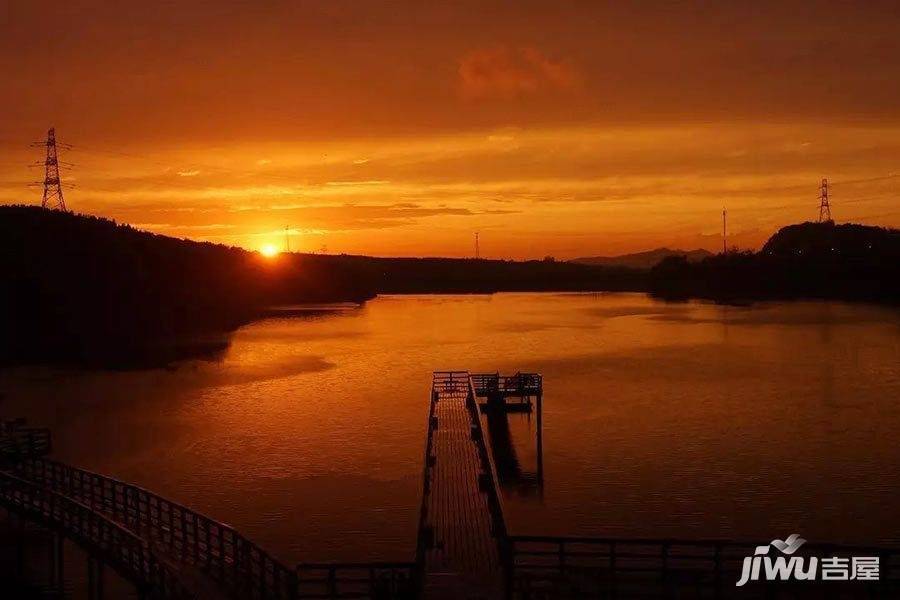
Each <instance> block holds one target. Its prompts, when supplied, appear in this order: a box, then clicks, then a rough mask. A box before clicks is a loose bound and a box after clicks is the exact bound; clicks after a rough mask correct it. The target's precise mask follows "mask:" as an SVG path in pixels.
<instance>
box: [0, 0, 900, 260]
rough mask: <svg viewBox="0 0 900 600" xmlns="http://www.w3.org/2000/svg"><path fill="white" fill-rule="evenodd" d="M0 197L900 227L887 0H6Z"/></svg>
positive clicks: (345, 230) (567, 227)
mask: <svg viewBox="0 0 900 600" xmlns="http://www.w3.org/2000/svg"><path fill="white" fill-rule="evenodd" d="M0 61H2V65H0V66H2V69H0V72H2V79H0V81H2V84H0V85H2V93H0V110H2V118H0V203H3V204H13V203H27V204H33V203H39V202H40V188H35V187H28V183H29V182H30V181H36V180H39V179H41V178H42V176H43V173H42V172H41V170H40V169H39V168H31V169H29V168H28V166H27V165H28V164H29V163H31V162H34V161H36V160H41V159H42V156H41V150H40V149H39V148H29V147H28V144H29V142H31V141H34V140H39V139H41V138H42V137H43V136H45V135H46V130H47V128H48V127H49V126H51V125H53V126H55V127H56V128H57V135H58V138H59V139H60V140H61V141H63V142H67V143H69V144H71V145H72V149H71V150H70V151H62V152H61V160H64V161H69V162H72V163H74V168H72V169H71V170H69V171H66V172H64V174H63V175H64V181H65V184H64V190H65V193H66V201H67V204H68V205H69V208H70V209H72V210H75V211H77V212H84V213H90V214H95V215H104V216H108V217H111V218H114V219H116V220H117V221H120V222H126V223H130V224H132V225H134V226H136V227H139V228H143V229H147V230H150V231H153V232H157V233H162V234H166V235H172V236H177V237H188V238H193V239H201V240H210V241H215V242H222V243H226V244H233V245H240V246H244V247H247V248H251V249H257V248H260V247H261V246H263V245H265V244H278V245H279V246H280V245H283V243H284V228H285V227H286V226H287V227H288V228H289V233H290V239H291V242H290V243H291V246H292V249H294V250H304V251H318V250H320V249H321V248H323V247H326V248H327V251H328V252H332V253H337V252H347V253H362V254H375V255H398V256H400V255H402V256H409V255H446V256H469V255H471V254H472V252H473V232H475V231H479V232H480V235H481V248H482V255H483V256H487V257H496V258H534V257H543V256H544V255H547V254H550V255H554V256H557V257H559V258H571V257H575V256H585V255H598V254H607V255H608V254H619V253H625V252H632V251H639V250H646V249H650V248H654V247H658V246H669V247H679V248H686V249H687V248H695V247H703V248H707V249H719V248H721V237H720V236H721V211H722V207H723V205H727V207H728V214H729V228H730V230H731V232H732V237H731V238H730V241H731V243H732V244H736V245H738V246H740V247H743V248H755V247H758V246H759V245H760V244H761V243H762V242H763V241H764V240H765V239H766V238H767V237H768V236H769V235H771V234H772V233H773V232H774V231H775V230H776V229H777V228H778V227H780V226H781V225H784V224H788V223H793V222H798V221H803V220H813V219H815V218H816V217H817V214H818V199H817V194H818V189H817V188H818V184H819V180H820V179H821V178H822V177H828V178H829V180H831V181H832V183H833V186H832V207H833V209H832V210H833V213H834V216H835V219H836V220H837V221H839V222H843V221H855V222H861V223H867V224H878V225H889V226H898V225H900V202H898V200H897V199H898V197H900V163H898V159H900V3H897V2H879V1H870V2H864V3H863V2H826V1H823V2H794V1H790V0H781V1H778V2H767V1H761V2H744V1H731V2H654V1H646V2H599V1H597V2H565V1H557V2H531V1H518V2H489V1H480V2H420V1H412V0H409V1H400V0H398V1H394V2H364V1H342V0H331V1H304V2H293V1H283V0H272V1H263V0H259V1H254V2H250V1H237V0H217V1H216V2H196V1H195V2H188V1H183V2H129V1H123V2H116V3H111V2H100V1H78V0H72V1H67V2H61V1H59V2H56V1H50V2H33V1H31V0H12V1H6V2H3V4H2V7H0Z"/></svg>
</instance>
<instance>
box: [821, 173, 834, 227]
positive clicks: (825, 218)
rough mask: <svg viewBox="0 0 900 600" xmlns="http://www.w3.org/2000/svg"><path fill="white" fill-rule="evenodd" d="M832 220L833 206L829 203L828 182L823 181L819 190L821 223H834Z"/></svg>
mask: <svg viewBox="0 0 900 600" xmlns="http://www.w3.org/2000/svg"><path fill="white" fill-rule="evenodd" d="M833 222H834V219H832V218H831V204H829V203H828V180H827V179H823V180H822V186H821V187H820V188H819V223H833Z"/></svg>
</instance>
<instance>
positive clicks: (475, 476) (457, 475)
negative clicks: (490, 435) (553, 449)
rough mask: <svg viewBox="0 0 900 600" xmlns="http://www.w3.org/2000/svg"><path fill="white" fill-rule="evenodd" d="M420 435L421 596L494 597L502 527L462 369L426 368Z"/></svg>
mask: <svg viewBox="0 0 900 600" xmlns="http://www.w3.org/2000/svg"><path fill="white" fill-rule="evenodd" d="M428 436H429V439H428V442H427V446H426V448H427V450H426V452H427V457H426V475H425V496H424V498H423V513H422V520H421V531H422V534H421V535H424V537H425V538H427V542H426V544H425V547H424V548H423V552H422V556H421V558H422V559H423V562H424V575H425V581H424V584H425V590H424V591H425V596H426V597H460V598H496V597H501V596H502V584H503V580H502V569H501V557H500V548H499V544H498V540H499V539H501V537H502V535H503V534H504V533H505V525H504V524H503V522H502V520H503V516H502V511H501V510H500V507H499V505H498V503H499V501H500V500H499V492H498V490H497V488H496V479H495V474H494V473H493V468H492V463H491V462H490V458H489V457H488V456H487V454H486V452H487V450H486V448H485V447H484V436H483V433H482V431H481V423H480V420H479V418H478V413H477V409H476V406H475V396H474V391H473V389H472V385H471V382H470V379H469V374H468V372H465V371H454V372H437V373H435V374H434V379H433V382H432V398H431V412H430V417H429V426H428Z"/></svg>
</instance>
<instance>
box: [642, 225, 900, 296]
mask: <svg viewBox="0 0 900 600" xmlns="http://www.w3.org/2000/svg"><path fill="white" fill-rule="evenodd" d="M650 289H651V291H652V292H653V293H654V294H656V295H658V296H661V297H664V298H670V299H676V298H690V297H699V298H710V299H714V300H717V301H724V302H731V301H752V300H763V299H791V298H825V299H841V300H862V301H873V302H884V303H894V304H896V303H898V302H900V231H898V230H896V229H884V228H880V227H870V226H866V225H854V224H844V225H835V224H833V223H803V224H800V225H791V226H788V227H784V228H783V229H781V230H780V231H779V232H778V233H776V234H775V235H774V236H772V237H771V238H770V239H769V241H768V242H767V243H766V244H765V246H763V248H762V250H760V251H759V252H755V253H754V252H737V251H734V252H728V253H726V254H719V255H717V256H712V257H709V258H707V259H705V260H703V261H700V262H697V263H689V262H688V261H687V260H685V259H684V258H683V257H670V258H667V259H666V260H664V261H663V262H661V263H660V264H659V265H657V266H656V267H654V268H653V269H652V271H651V276H650Z"/></svg>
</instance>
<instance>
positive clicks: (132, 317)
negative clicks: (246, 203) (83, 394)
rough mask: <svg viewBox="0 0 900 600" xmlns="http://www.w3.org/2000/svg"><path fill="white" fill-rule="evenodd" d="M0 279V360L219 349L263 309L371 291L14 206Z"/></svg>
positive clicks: (164, 357)
mask: <svg viewBox="0 0 900 600" xmlns="http://www.w3.org/2000/svg"><path fill="white" fill-rule="evenodd" d="M0 278H2V279H0V332H2V333H0V363H6V364H8V363H16V362H55V361H75V362H91V363H92V362H97V363H101V364H114V363H118V362H121V363H123V364H127V363H129V362H133V361H137V362H144V361H157V360H158V361H160V362H166V361H168V360H170V359H172V358H175V357H177V356H180V355H181V354H185V353H193V352H196V351H197V350H199V349H201V347H206V346H215V345H216V344H219V345H221V344H223V343H224V341H225V338H224V336H223V335H222V334H223V333H224V332H227V331H230V330H232V329H234V328H235V327H237V326H238V325H240V324H241V323H244V322H247V321H248V320H250V319H252V318H253V317H254V316H256V315H257V314H258V313H259V312H260V309H261V307H262V306H265V305H268V304H272V303H287V302H323V301H328V302H330V301H335V300H352V301H361V300H364V299H366V298H370V297H371V296H372V292H371V290H370V289H366V288H364V287H361V286H360V285H359V284H358V283H357V282H356V281H355V280H354V279H353V278H351V277H346V276H341V274H340V273H325V272H321V271H319V270H317V268H316V266H315V265H310V267H309V268H305V269H303V270H302V271H301V270H300V269H299V268H292V267H291V265H290V264H286V263H284V262H277V261H264V260H262V259H261V257H259V256H258V255H256V254H253V253H250V252H246V251H244V250H240V249H236V248H229V247H225V246H220V245H215V244H208V243H199V242H190V241H184V240H177V239H174V238H169V237H165V236H159V235H154V234H151V233H147V232H143V231H138V230H135V229H133V228H131V227H128V226H125V225H117V224H116V223H114V222H113V221H109V220H107V219H100V218H95V217H88V216H83V215H74V214H71V213H64V212H60V211H48V210H42V209H40V208H35V207H23V206H7V207H0ZM198 344H199V345H200V347H198Z"/></svg>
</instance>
